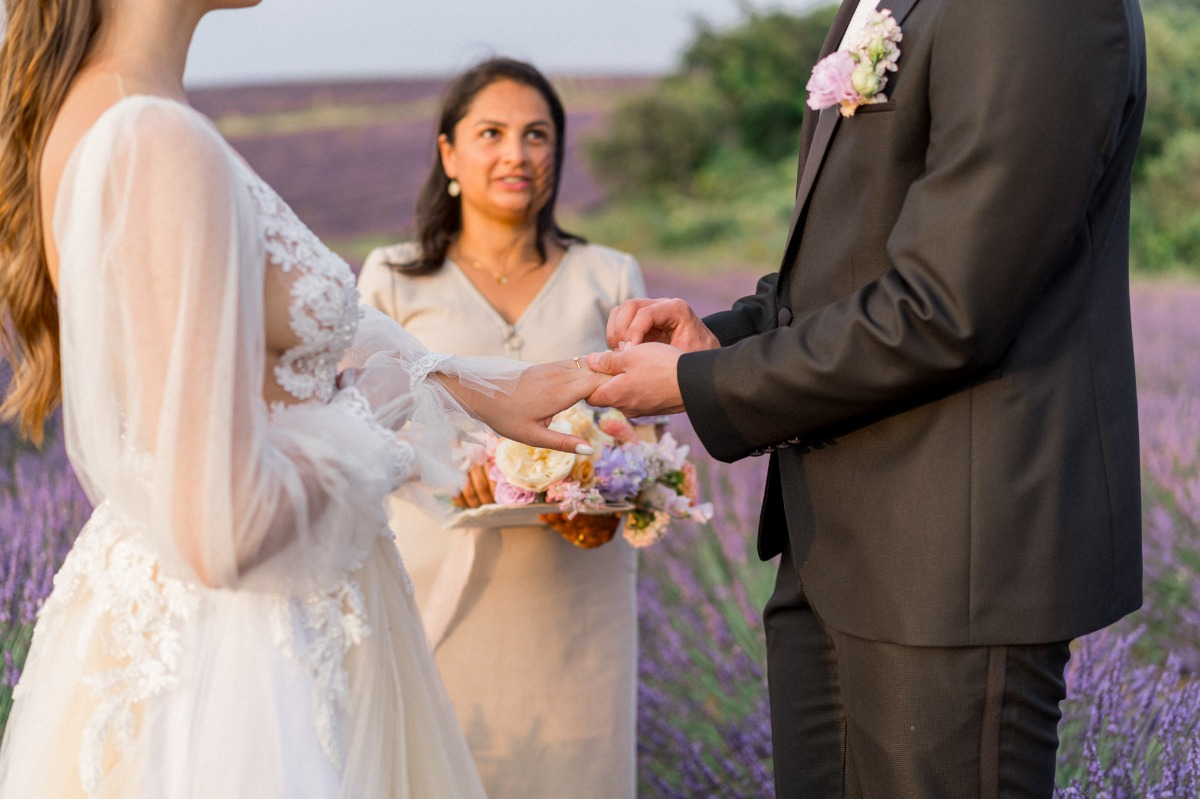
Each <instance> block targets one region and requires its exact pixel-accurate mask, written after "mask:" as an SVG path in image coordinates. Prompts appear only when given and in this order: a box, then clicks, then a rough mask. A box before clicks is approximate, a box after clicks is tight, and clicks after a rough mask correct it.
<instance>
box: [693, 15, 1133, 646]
mask: <svg viewBox="0 0 1200 799" xmlns="http://www.w3.org/2000/svg"><path fill="white" fill-rule="evenodd" d="M854 2H855V0H847V3H848V4H849V9H845V8H844V9H843V11H842V12H841V13H840V14H839V22H838V23H835V29H834V30H833V31H831V32H830V37H829V40H828V41H827V49H832V48H833V46H835V45H836V43H837V41H838V40H839V39H840V37H841V31H840V30H838V28H839V27H841V28H843V29H844V26H845V24H846V21H847V20H848V18H849V13H848V10H852V7H853V5H854ZM881 7H887V8H891V9H892V10H893V14H894V16H895V17H896V18H897V19H898V20H899V21H900V23H901V27H902V29H903V35H904V38H903V41H902V42H901V43H900V51H901V55H900V59H899V70H898V71H897V72H895V73H892V74H891V76H890V79H889V82H888V85H887V88H886V91H887V94H888V97H889V99H888V102H887V103H883V104H879V105H873V106H868V107H864V108H860V109H859V111H858V113H857V114H856V115H855V116H853V117H851V118H845V119H842V118H839V117H838V116H837V114H836V113H835V112H834V111H824V112H822V113H821V114H820V116H819V118H817V117H816V116H815V115H810V116H812V117H813V119H810V120H809V121H808V124H807V125H806V128H805V133H806V135H805V143H804V147H805V154H806V157H804V158H802V169H801V176H800V181H799V187H798V193H797V200H796V212H795V215H794V223H793V229H792V233H791V235H790V237H789V242H788V247H787V251H786V256H785V258H784V260H783V263H782V266H781V268H780V270H779V272H777V273H775V274H771V275H768V276H767V277H765V278H763V279H762V281H760V283H759V287H758V291H757V293H756V294H754V295H753V296H749V297H745V298H743V299H742V300H739V301H738V302H737V303H736V304H735V305H734V307H733V308H732V309H731V310H729V311H724V312H721V313H718V314H715V315H713V316H710V317H708V318H707V319H706V320H705V322H706V323H707V324H708V325H709V327H710V328H711V329H712V330H713V331H714V332H715V333H716V335H717V337H718V338H719V339H720V340H721V343H722V345H723V346H722V347H721V348H720V349H717V350H711V351H707V352H699V353H692V354H688V355H685V356H684V357H683V358H681V360H680V363H679V372H678V375H679V381H680V386H681V388H682V391H683V398H684V403H685V405H686V408H687V413H688V415H689V417H690V418H691V421H692V423H693V425H694V426H695V428H696V430H697V432H698V433H699V435H700V438H701V440H702V441H703V442H704V444H705V446H706V447H707V448H708V450H709V452H710V453H711V454H712V455H713V456H714V457H716V458H719V459H721V460H725V461H733V460H737V459H739V458H743V457H745V456H747V455H753V454H759V453H761V452H763V451H771V452H772V455H771V459H772V461H771V469H770V478H769V481H768V489H767V496H766V499H765V501H764V506H763V516H762V523H761V528H760V532H759V549H760V554H761V555H762V556H763V557H764V558H766V557H770V556H772V555H774V554H776V553H778V552H779V551H780V550H781V549H782V546H783V541H784V539H783V536H784V535H788V536H790V541H791V545H792V550H793V556H794V558H795V561H796V563H797V564H798V565H799V568H800V575H801V580H802V582H803V585H804V588H805V590H806V593H807V594H808V596H809V598H810V600H811V602H812V604H813V606H814V608H815V609H816V610H817V612H818V613H819V614H821V615H822V617H823V618H824V619H825V620H826V621H827V622H828V623H829V624H832V625H833V626H834V627H836V628H837V629H840V630H843V631H845V632H848V633H850V634H853V635H857V636H861V637H865V638H870V639H875V640H883V641H893V642H898V643H903V644H911V645H984V644H1006V643H1007V644H1020V643H1036V642H1048V641H1058V640H1063V639H1067V638H1071V637H1074V636H1077V635H1080V634H1083V633H1086V632H1089V631H1091V630H1094V629H1097V628H1099V627H1101V626H1104V625H1106V624H1108V623H1110V622H1112V621H1114V620H1116V619H1117V618H1119V617H1121V616H1122V615H1124V614H1126V613H1129V612H1130V611H1132V610H1134V609H1136V608H1137V607H1138V606H1139V605H1140V604H1141V581H1142V570H1141V511H1140V491H1139V455H1138V428H1137V404H1136V403H1137V398H1136V393H1135V385H1134V366H1133V348H1132V340H1131V332H1130V317H1129V286H1128V238H1129V199H1130V181H1131V178H1130V175H1131V170H1132V165H1133V159H1134V152H1135V149H1136V147H1137V140H1138V135H1139V132H1140V128H1141V120H1142V115H1143V111H1144V103H1145V94H1146V92H1145V53H1144V45H1143V32H1142V28H1141V16H1140V11H1139V8H1138V4H1137V2H1136V0H1053V2H1049V1H1048V0H883V2H882V3H881ZM814 120H815V124H814Z"/></svg>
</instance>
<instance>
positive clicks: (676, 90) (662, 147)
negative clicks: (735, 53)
mask: <svg viewBox="0 0 1200 799" xmlns="http://www.w3.org/2000/svg"><path fill="white" fill-rule="evenodd" d="M720 138H721V120H720V114H719V111H718V109H717V105H716V102H715V98H714V97H713V95H712V93H711V92H709V91H708V90H707V88H706V87H705V86H703V85H701V84H698V83H696V82H695V81H691V80H688V79H686V78H674V79H670V80H666V81H662V82H661V83H659V84H658V85H656V86H655V87H654V88H653V89H651V90H650V91H649V92H647V93H646V94H643V95H640V96H637V97H634V98H632V99H630V100H628V101H627V102H625V103H624V104H622V105H620V106H619V107H618V108H616V109H615V110H614V111H613V113H612V114H611V115H610V117H609V120H608V126H607V132H606V135H605V136H603V137H602V138H594V139H589V140H588V141H586V142H585V148H586V153H587V156H588V158H589V160H590V161H591V163H592V167H593V171H594V172H595V174H596V175H597V176H599V178H600V180H601V181H602V182H603V183H604V185H605V187H606V188H607V189H608V190H609V191H611V192H612V193H614V194H615V195H617V196H621V197H635V196H638V195H639V194H643V193H646V192H651V193H656V194H657V193H672V192H688V191H690V190H691V184H692V178H693V176H694V175H695V173H696V171H697V170H698V169H699V168H700V166H701V165H702V164H703V163H704V162H705V161H706V160H708V158H709V157H710V156H711V155H712V154H713V153H714V152H715V151H716V149H717V147H718V145H719V144H720Z"/></svg>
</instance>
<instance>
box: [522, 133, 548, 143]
mask: <svg viewBox="0 0 1200 799" xmlns="http://www.w3.org/2000/svg"><path fill="white" fill-rule="evenodd" d="M525 137H526V138H527V139H529V140H530V141H535V142H547V141H550V134H549V133H547V132H546V131H544V130H531V131H528V132H527V133H526V134H525Z"/></svg>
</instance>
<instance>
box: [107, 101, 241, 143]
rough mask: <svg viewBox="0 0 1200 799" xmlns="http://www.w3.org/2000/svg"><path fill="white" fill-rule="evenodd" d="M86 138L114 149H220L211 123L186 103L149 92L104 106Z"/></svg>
mask: <svg viewBox="0 0 1200 799" xmlns="http://www.w3.org/2000/svg"><path fill="white" fill-rule="evenodd" d="M85 137H86V138H88V139H90V140H93V141H95V142H96V143H97V144H100V145H107V146H109V147H112V148H114V149H126V148H130V147H133V148H137V149H148V150H158V151H162V152H173V153H175V154H176V155H178V156H183V155H185V154H187V155H193V156H194V155H196V154H197V151H206V152H210V153H213V154H216V153H220V152H223V150H224V140H223V139H222V138H221V136H220V134H219V133H217V131H216V128H215V127H213V124H212V122H210V121H209V119H208V118H207V117H206V116H204V115H203V114H201V113H200V112H199V111H197V110H195V109H194V108H192V107H191V106H189V105H187V104H186V103H182V102H180V101H178V100H173V99H170V98H168V97H161V96H157V95H150V94H137V95H131V96H129V97H123V98H121V99H119V100H117V101H116V102H115V103H113V104H112V105H110V106H109V107H108V108H107V109H105V110H104V111H103V112H102V113H101V114H100V116H99V117H98V118H97V119H96V122H95V124H93V125H92V127H91V129H90V130H89V131H88V132H87V133H86V134H85Z"/></svg>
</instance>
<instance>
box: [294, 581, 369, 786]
mask: <svg viewBox="0 0 1200 799" xmlns="http://www.w3.org/2000/svg"><path fill="white" fill-rule="evenodd" d="M271 626H272V628H273V630H274V636H275V643H276V644H277V645H279V646H280V647H281V648H282V649H283V651H284V652H285V653H286V654H287V655H288V656H289V657H291V658H293V659H294V660H296V661H297V662H298V663H300V664H302V665H303V666H304V667H306V668H307V669H308V670H309V672H310V673H311V674H312V676H313V682H314V697H313V701H314V703H315V713H316V719H317V738H318V740H319V741H320V742H321V749H322V750H323V751H324V752H325V754H326V756H328V757H329V760H330V762H332V763H333V764H334V765H335V766H337V767H338V768H339V769H340V768H341V767H342V766H343V765H344V762H343V761H344V759H345V751H344V750H343V747H342V724H341V722H342V717H343V715H344V713H345V711H346V706H347V704H348V703H349V699H350V679H349V677H348V676H347V674H346V669H345V667H344V665H343V663H342V661H343V658H344V657H345V655H346V653H348V652H349V651H350V648H351V647H352V646H357V645H358V644H360V643H361V642H362V640H363V639H364V638H366V637H367V636H369V635H370V634H371V628H370V626H369V625H368V624H367V610H366V602H365V600H364V599H363V594H362V589H360V588H359V586H358V583H357V582H355V581H354V580H352V579H350V578H346V579H344V580H342V581H341V582H339V583H338V584H337V585H334V586H333V587H331V588H327V589H324V590H321V591H316V592H314V593H312V594H309V595H308V596H307V597H304V598H302V599H301V598H292V599H289V598H286V597H280V598H279V599H278V601H277V602H276V603H275V605H274V607H273V610H272V618H271Z"/></svg>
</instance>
